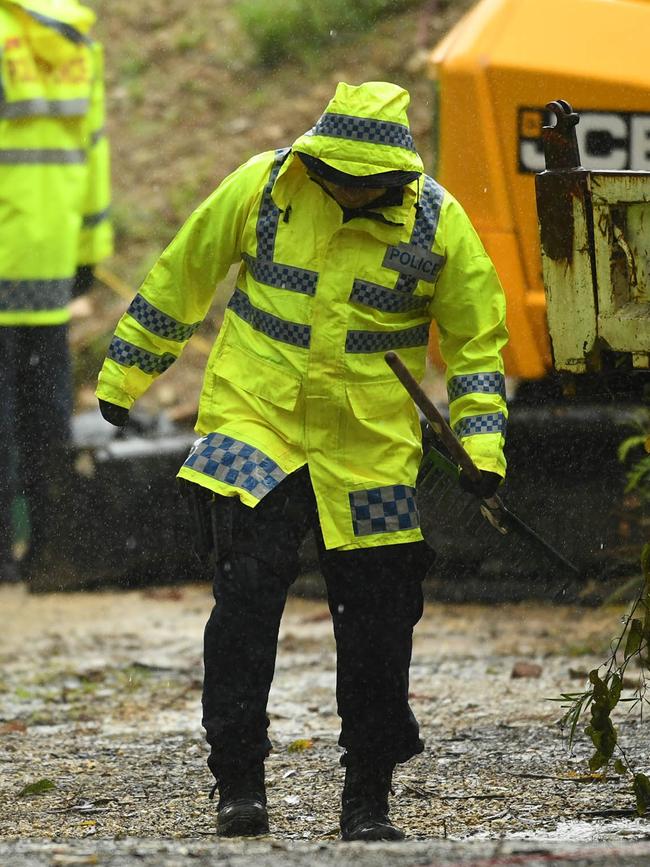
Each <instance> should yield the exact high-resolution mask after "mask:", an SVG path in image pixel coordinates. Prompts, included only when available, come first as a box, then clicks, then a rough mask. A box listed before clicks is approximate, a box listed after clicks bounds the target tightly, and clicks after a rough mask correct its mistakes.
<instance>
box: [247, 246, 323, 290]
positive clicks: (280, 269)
mask: <svg viewBox="0 0 650 867" xmlns="http://www.w3.org/2000/svg"><path fill="white" fill-rule="evenodd" d="M242 258H243V260H244V262H245V263H246V267H247V268H248V270H249V271H250V273H251V275H252V276H253V279H254V280H257V282H258V283H264V284H266V285H267V286H275V287H276V288H277V289H288V290H289V291H290V292H301V293H302V294H303V295H314V294H315V292H316V283H317V282H318V272H317V271H309V270H308V269H307V268H296V267H295V266H293V265H281V264H280V263H279V262H262V261H260V260H259V259H253V257H252V256H249V255H248V254H247V253H244V255H243V256H242Z"/></svg>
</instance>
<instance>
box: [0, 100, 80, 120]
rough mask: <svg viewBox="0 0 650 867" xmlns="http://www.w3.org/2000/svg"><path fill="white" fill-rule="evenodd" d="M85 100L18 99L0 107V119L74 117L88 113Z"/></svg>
mask: <svg viewBox="0 0 650 867" xmlns="http://www.w3.org/2000/svg"><path fill="white" fill-rule="evenodd" d="M89 105H90V101H89V100H87V99H43V98H41V97H39V98H38V99H19V100H16V101H15V102H4V103H2V104H1V105H0V117H35V116H40V117H42V116H44V115H49V116H50V117H75V116H81V115H84V114H86V113H87V112H88V106H89Z"/></svg>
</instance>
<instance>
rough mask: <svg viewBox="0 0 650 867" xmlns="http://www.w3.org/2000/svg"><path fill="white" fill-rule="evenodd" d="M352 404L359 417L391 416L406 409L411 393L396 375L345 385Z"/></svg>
mask: <svg viewBox="0 0 650 867" xmlns="http://www.w3.org/2000/svg"><path fill="white" fill-rule="evenodd" d="M345 391H346V394H347V397H348V401H349V403H350V406H351V407H352V409H353V411H354V414H355V416H356V417H357V418H378V417H379V416H390V415H393V414H394V413H396V412H399V411H400V410H403V409H404V404H405V403H406V402H407V401H408V400H409V394H408V392H407V391H406V389H405V388H404V386H403V385H402V383H401V382H398V381H397V380H396V379H395V377H392V378H391V379H382V380H378V381H376V382H368V383H348V384H347V385H346V386H345Z"/></svg>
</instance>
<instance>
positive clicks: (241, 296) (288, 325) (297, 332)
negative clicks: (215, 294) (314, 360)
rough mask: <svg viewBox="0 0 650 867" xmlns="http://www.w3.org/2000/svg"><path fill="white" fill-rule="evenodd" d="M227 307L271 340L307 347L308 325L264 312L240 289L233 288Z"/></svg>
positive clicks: (308, 339)
mask: <svg viewBox="0 0 650 867" xmlns="http://www.w3.org/2000/svg"><path fill="white" fill-rule="evenodd" d="M228 307H229V308H230V310H232V311H233V313H236V314H237V316H239V317H240V318H241V319H243V320H244V322H248V324H249V325H250V326H251V328H254V329H255V330H256V331H260V332H261V333H262V334H266V336H267V337H271V338H272V339H273V340H279V341H280V342H281V343H290V344H291V345H292V346H299V347H301V348H302V349H309V341H310V338H311V328H310V327H309V325H301V324H300V323H299V322H290V321H289V320H288V319H280V317H279V316H274V315H273V314H272V313H266V312H265V311H264V310H260V309H259V307H255V306H253V304H251V302H250V298H249V297H248V295H247V294H246V293H245V292H242V290H241V289H235V291H234V293H233V295H232V298H231V299H230V301H229V302H228Z"/></svg>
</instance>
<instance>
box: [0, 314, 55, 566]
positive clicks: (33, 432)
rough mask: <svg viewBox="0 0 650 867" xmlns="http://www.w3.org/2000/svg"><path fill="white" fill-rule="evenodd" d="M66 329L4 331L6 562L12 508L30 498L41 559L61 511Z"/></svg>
mask: <svg viewBox="0 0 650 867" xmlns="http://www.w3.org/2000/svg"><path fill="white" fill-rule="evenodd" d="M71 392H72V386H71V373H70V355H69V349H68V327H67V325H54V326H34V327H31V326H30V327H28V326H19V327H0V394H1V395H2V404H3V407H2V412H0V562H2V561H3V560H10V559H11V557H12V545H13V534H12V504H13V502H14V500H15V497H16V495H17V494H22V495H24V497H25V499H26V502H27V508H28V515H29V523H30V551H31V553H32V554H34V555H37V553H38V550H39V549H40V548H42V546H43V545H44V544H45V542H46V540H47V539H48V538H49V536H50V535H51V533H50V530H51V527H52V519H53V515H56V514H58V513H59V512H60V509H61V502H60V496H59V495H60V490H59V489H60V488H61V486H62V485H64V484H65V482H66V479H65V475H66V471H65V466H66V459H67V453H68V444H69V440H70V416H71V412H72V394H71Z"/></svg>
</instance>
